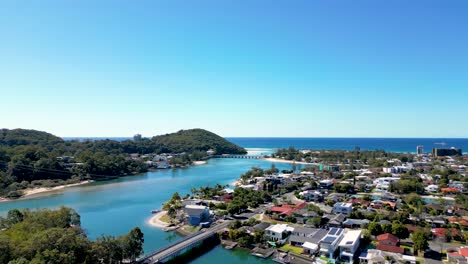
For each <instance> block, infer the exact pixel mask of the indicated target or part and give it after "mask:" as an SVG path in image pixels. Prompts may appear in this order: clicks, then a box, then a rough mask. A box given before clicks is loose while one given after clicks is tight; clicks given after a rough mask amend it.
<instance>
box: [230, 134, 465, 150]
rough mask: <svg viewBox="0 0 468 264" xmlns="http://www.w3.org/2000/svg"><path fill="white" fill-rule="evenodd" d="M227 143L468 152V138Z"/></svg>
mask: <svg viewBox="0 0 468 264" xmlns="http://www.w3.org/2000/svg"><path fill="white" fill-rule="evenodd" d="M226 139H227V140H229V141H231V142H233V143H235V144H237V145H239V146H242V147H244V148H265V149H277V148H288V147H290V146H293V147H295V148H297V149H328V150H331V149H334V150H354V149H355V148H356V147H359V148H360V149H361V150H376V149H383V150H385V151H389V152H411V153H415V152H416V146H423V147H424V152H431V151H432V148H450V147H456V148H461V149H462V151H463V152H464V153H466V151H467V150H468V138H263V137H229V138H226Z"/></svg>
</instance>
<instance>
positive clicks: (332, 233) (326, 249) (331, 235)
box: [320, 227, 343, 259]
mask: <svg viewBox="0 0 468 264" xmlns="http://www.w3.org/2000/svg"><path fill="white" fill-rule="evenodd" d="M342 238H343V229H342V228H336V227H333V228H330V230H329V231H328V233H327V235H326V236H325V237H324V238H322V240H321V241H320V255H321V256H324V257H327V258H330V259H333V255H334V253H335V251H336V250H337V249H338V244H339V243H340V241H341V239H342Z"/></svg>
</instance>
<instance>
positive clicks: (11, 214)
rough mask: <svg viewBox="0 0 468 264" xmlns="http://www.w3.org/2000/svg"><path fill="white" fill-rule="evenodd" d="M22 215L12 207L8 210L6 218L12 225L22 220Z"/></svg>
mask: <svg viewBox="0 0 468 264" xmlns="http://www.w3.org/2000/svg"><path fill="white" fill-rule="evenodd" d="M23 217H24V215H23V213H22V212H21V211H20V210H18V209H12V210H10V211H8V214H7V220H8V222H9V224H10V225H14V224H17V223H19V222H22V221H23Z"/></svg>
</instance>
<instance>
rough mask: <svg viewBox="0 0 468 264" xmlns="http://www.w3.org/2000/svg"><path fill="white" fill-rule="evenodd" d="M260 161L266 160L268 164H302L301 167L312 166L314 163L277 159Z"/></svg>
mask: <svg viewBox="0 0 468 264" xmlns="http://www.w3.org/2000/svg"><path fill="white" fill-rule="evenodd" d="M262 160H266V161H269V162H278V163H295V164H303V165H313V164H314V163H309V162H304V161H295V160H285V159H279V158H263V159H262Z"/></svg>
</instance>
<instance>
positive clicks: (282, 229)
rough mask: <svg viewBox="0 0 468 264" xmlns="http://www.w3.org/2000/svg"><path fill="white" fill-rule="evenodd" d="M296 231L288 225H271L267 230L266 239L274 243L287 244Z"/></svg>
mask: <svg viewBox="0 0 468 264" xmlns="http://www.w3.org/2000/svg"><path fill="white" fill-rule="evenodd" d="M293 230H294V228H293V227H290V226H288V225H287V224H276V225H271V226H269V227H267V228H266V229H265V234H264V236H265V239H266V240H268V241H272V242H278V243H280V244H283V243H284V242H286V239H287V238H288V236H289V234H290V233H291V232H292V231H293Z"/></svg>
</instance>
